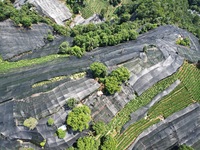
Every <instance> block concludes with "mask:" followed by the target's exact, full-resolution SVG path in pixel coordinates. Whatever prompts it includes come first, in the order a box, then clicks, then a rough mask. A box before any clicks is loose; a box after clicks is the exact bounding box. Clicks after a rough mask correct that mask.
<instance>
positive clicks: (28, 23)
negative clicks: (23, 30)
mask: <svg viewBox="0 0 200 150" xmlns="http://www.w3.org/2000/svg"><path fill="white" fill-rule="evenodd" d="M20 23H21V24H22V25H23V26H24V27H30V26H31V24H32V21H31V18H29V17H26V16H24V17H22V19H21V21H20Z"/></svg>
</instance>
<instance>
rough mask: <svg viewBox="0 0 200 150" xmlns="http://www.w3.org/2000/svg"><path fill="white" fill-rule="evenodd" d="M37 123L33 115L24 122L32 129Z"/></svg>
mask: <svg viewBox="0 0 200 150" xmlns="http://www.w3.org/2000/svg"><path fill="white" fill-rule="evenodd" d="M37 124H38V121H37V119H35V118H33V117H30V118H28V119H26V120H25V121H24V123H23V125H24V126H25V127H28V128H29V129H30V130H33V129H34V128H35V127H36V125H37Z"/></svg>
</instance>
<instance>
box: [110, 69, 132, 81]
mask: <svg viewBox="0 0 200 150" xmlns="http://www.w3.org/2000/svg"><path fill="white" fill-rule="evenodd" d="M110 76H113V77H116V78H117V81H119V82H124V81H126V80H128V79H129V78H130V72H129V70H128V69H127V68H125V67H123V66H122V67H119V68H117V69H115V70H113V71H112V72H111V74H110Z"/></svg>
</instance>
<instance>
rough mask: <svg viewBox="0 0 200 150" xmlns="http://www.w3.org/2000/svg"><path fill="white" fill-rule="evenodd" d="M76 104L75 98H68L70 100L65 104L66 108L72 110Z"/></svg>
mask: <svg viewBox="0 0 200 150" xmlns="http://www.w3.org/2000/svg"><path fill="white" fill-rule="evenodd" d="M77 103H78V102H77V100H76V99H75V98H70V99H68V100H67V102H66V104H67V106H68V107H69V108H70V109H72V108H74V107H75V106H76V104H77Z"/></svg>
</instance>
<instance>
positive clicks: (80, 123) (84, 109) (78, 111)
mask: <svg viewBox="0 0 200 150" xmlns="http://www.w3.org/2000/svg"><path fill="white" fill-rule="evenodd" d="M90 113H91V110H90V109H89V107H88V106H85V105H83V106H80V107H75V108H73V109H72V111H71V112H70V113H69V115H68V118H67V121H66V122H67V125H69V126H71V127H72V130H74V131H76V130H79V131H83V130H84V129H88V127H89V122H90V120H91V116H90Z"/></svg>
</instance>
